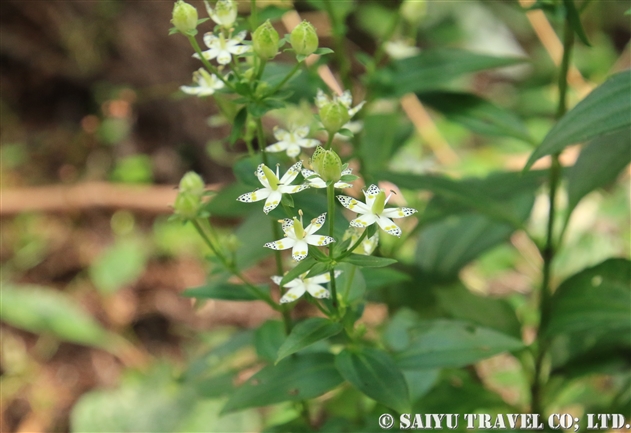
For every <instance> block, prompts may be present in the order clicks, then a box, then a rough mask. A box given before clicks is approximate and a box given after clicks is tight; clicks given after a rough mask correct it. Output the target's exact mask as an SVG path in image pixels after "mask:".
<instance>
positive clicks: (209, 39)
mask: <svg viewBox="0 0 631 433" xmlns="http://www.w3.org/2000/svg"><path fill="white" fill-rule="evenodd" d="M218 40H219V38H218V37H217V36H215V35H213V34H212V33H210V32H208V33H204V43H205V44H206V46H207V47H208V48H215V44H216V43H217V41H218Z"/></svg>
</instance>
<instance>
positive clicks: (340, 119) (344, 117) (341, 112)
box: [320, 101, 351, 134]
mask: <svg viewBox="0 0 631 433" xmlns="http://www.w3.org/2000/svg"><path fill="white" fill-rule="evenodd" d="M320 120H321V121H322V125H324V129H326V130H327V131H328V132H329V134H335V133H336V132H338V131H339V130H340V129H342V127H343V126H344V125H346V124H347V123H348V121H349V120H351V116H350V115H349V114H348V108H346V107H345V106H344V104H342V103H341V102H340V101H329V102H327V103H325V104H324V105H323V106H322V108H320Z"/></svg>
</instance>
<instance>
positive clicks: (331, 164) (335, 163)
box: [311, 146, 342, 182]
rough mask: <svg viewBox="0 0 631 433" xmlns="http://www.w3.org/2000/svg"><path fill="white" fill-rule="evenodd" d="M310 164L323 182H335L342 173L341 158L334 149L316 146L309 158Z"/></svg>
mask: <svg viewBox="0 0 631 433" xmlns="http://www.w3.org/2000/svg"><path fill="white" fill-rule="evenodd" d="M311 165H312V166H313V169H314V170H315V172H316V173H318V174H319V175H320V177H321V178H322V180H324V181H325V182H337V181H338V180H340V176H341V175H342V160H341V159H340V157H339V156H338V154H337V153H335V151H334V150H324V148H323V147H322V146H318V147H317V148H316V150H315V152H314V153H313V157H312V158H311Z"/></svg>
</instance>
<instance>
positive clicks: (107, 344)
mask: <svg viewBox="0 0 631 433" xmlns="http://www.w3.org/2000/svg"><path fill="white" fill-rule="evenodd" d="M0 317H2V321H3V322H5V323H8V324H9V325H11V326H15V327H16V328H20V329H24V330H26V331H29V332H34V333H36V334H49V335H51V334H52V335H54V336H55V337H57V338H59V339H61V340H64V341H70V342H72V343H77V344H83V345H86V346H94V347H100V348H105V349H108V348H112V347H113V346H112V344H113V343H114V341H115V339H116V338H117V337H116V336H115V335H113V334H110V333H109V332H108V331H106V330H105V329H103V328H102V327H101V326H100V325H99V324H98V323H97V322H96V321H95V320H94V319H93V318H92V316H90V315H89V314H88V313H86V312H85V311H84V310H83V309H82V308H81V307H80V306H79V305H77V304H76V303H75V302H74V300H72V299H71V298H70V297H69V296H68V295H66V294H65V293H63V292H59V291H57V290H54V289H47V288H43V287H38V286H15V285H12V284H6V283H5V284H3V285H2V297H0Z"/></svg>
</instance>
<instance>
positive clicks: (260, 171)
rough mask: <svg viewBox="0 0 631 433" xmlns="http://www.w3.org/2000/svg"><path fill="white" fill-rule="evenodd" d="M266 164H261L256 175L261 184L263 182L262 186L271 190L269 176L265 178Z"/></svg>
mask: <svg viewBox="0 0 631 433" xmlns="http://www.w3.org/2000/svg"><path fill="white" fill-rule="evenodd" d="M264 165H265V164H259V166H258V167H256V171H255V172H254V174H255V175H256V177H257V178H258V179H259V182H261V184H262V185H263V186H264V187H265V188H269V187H270V186H269V181H268V180H267V176H265V172H264V171H263V166H264Z"/></svg>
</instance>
